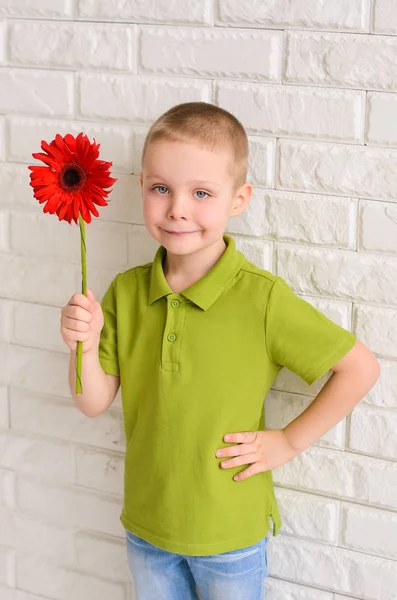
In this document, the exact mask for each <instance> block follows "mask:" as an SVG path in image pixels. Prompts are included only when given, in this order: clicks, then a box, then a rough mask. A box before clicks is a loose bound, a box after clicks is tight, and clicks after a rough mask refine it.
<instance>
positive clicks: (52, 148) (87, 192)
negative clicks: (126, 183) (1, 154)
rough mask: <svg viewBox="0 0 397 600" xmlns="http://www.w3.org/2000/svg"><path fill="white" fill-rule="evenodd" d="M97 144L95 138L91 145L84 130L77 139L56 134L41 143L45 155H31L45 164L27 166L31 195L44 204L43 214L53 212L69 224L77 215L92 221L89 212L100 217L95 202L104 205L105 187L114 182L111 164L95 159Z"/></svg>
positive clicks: (88, 221)
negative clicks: (49, 139)
mask: <svg viewBox="0 0 397 600" xmlns="http://www.w3.org/2000/svg"><path fill="white" fill-rule="evenodd" d="M99 146H100V145H99V144H97V143H96V142H95V139H94V142H93V143H92V144H91V143H90V141H89V139H88V137H87V136H86V135H85V134H84V133H79V134H78V136H77V137H76V138H74V137H73V136H72V135H71V134H70V133H68V134H66V135H65V136H64V137H62V136H61V135H60V134H59V133H58V134H57V135H56V136H55V139H54V140H53V141H52V142H50V144H47V142H45V141H44V140H43V141H42V142H41V147H42V149H43V150H44V152H45V154H44V153H42V152H36V153H34V154H33V155H32V156H33V157H34V158H37V159H38V160H41V161H43V162H44V163H45V164H46V165H47V166H46V167H42V166H33V167H29V169H30V170H31V171H32V173H31V174H30V185H31V186H32V188H33V195H34V197H35V198H36V199H37V200H38V201H39V202H40V204H43V203H44V204H45V206H44V208H43V211H44V212H45V213H50V214H54V213H56V214H57V215H58V218H59V220H60V221H62V220H64V221H67V222H68V223H71V222H72V220H74V221H75V223H77V222H78V218H79V214H81V216H82V218H83V219H84V221H85V222H86V223H90V222H91V214H93V215H94V216H95V217H98V216H99V213H98V210H97V208H96V206H95V205H98V206H106V205H107V200H106V198H107V196H108V194H109V191H107V190H106V188H109V187H110V186H112V185H113V183H114V182H115V181H117V179H114V178H113V177H110V171H109V167H110V166H111V165H112V163H111V162H106V161H104V160H98V156H99Z"/></svg>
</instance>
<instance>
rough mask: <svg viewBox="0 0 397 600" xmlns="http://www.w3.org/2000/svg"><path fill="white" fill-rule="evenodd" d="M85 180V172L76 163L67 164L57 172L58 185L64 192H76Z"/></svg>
mask: <svg viewBox="0 0 397 600" xmlns="http://www.w3.org/2000/svg"><path fill="white" fill-rule="evenodd" d="M86 179H87V175H86V172H85V171H84V169H83V168H82V167H81V165H79V164H77V163H68V164H67V165H65V166H64V167H62V169H61V171H60V172H59V185H60V186H61V188H62V189H63V190H65V192H78V191H79V190H81V189H82V187H83V186H84V184H85V181H86Z"/></svg>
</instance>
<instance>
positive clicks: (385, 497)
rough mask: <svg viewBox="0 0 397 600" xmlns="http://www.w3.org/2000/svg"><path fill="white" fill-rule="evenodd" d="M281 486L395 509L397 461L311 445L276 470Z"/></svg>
mask: <svg viewBox="0 0 397 600" xmlns="http://www.w3.org/2000/svg"><path fill="white" fill-rule="evenodd" d="M273 478H274V482H275V483H276V484H278V485H283V486H288V487H293V488H297V489H302V490H305V491H313V492H316V493H320V494H325V495H326V496H329V497H330V498H341V499H351V500H354V501H357V502H362V503H365V504H370V505H375V506H379V507H384V508H391V509H392V510H394V508H395V501H396V494H395V490H396V486H397V463H395V462H391V461H387V460H382V459H379V458H373V457H370V456H362V455H359V454H353V453H351V452H341V451H340V450H332V449H326V448H319V447H316V446H311V447H310V448H309V449H307V450H305V451H304V452H303V453H301V454H300V455H299V456H297V457H295V458H294V459H293V460H292V461H289V462H288V463H285V464H284V465H283V466H282V467H278V468H277V469H275V470H274V471H273Z"/></svg>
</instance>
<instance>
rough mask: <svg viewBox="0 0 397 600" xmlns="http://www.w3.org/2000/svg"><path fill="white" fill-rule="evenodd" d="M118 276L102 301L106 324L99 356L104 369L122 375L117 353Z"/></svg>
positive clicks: (100, 343)
mask: <svg viewBox="0 0 397 600" xmlns="http://www.w3.org/2000/svg"><path fill="white" fill-rule="evenodd" d="M117 277H118V276H117V275H116V277H115V278H114V279H113V281H112V283H111V284H110V285H109V287H108V289H107V290H106V292H105V295H104V296H103V298H102V302H101V306H102V312H103V317H104V325H103V328H102V331H101V338H100V342H99V350H98V358H99V362H100V364H101V367H102V369H103V370H104V371H105V373H108V374H109V375H120V368H119V361H118V355H117V308H116V282H117Z"/></svg>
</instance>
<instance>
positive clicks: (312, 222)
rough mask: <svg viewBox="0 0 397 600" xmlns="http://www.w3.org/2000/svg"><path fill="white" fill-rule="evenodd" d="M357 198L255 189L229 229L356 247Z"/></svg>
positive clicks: (310, 242)
mask: <svg viewBox="0 0 397 600" xmlns="http://www.w3.org/2000/svg"><path fill="white" fill-rule="evenodd" d="M357 204H358V201H357V200H356V199H354V198H349V199H347V198H338V197H331V196H320V195H318V194H302V193H291V192H283V191H276V190H274V191H271V190H269V191H267V190H259V189H257V188H254V189H253V193H252V196H251V199H250V202H249V204H248V206H247V208H246V209H245V210H244V212H242V213H241V214H240V215H238V216H237V217H230V220H229V224H228V227H229V231H232V232H234V233H240V234H244V235H252V236H266V238H268V239H269V238H270V239H272V240H274V241H277V242H279V241H289V242H296V243H306V244H316V245H319V246H321V245H325V246H331V247H332V246H333V247H335V248H345V249H354V248H355V245H356V214H357Z"/></svg>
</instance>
